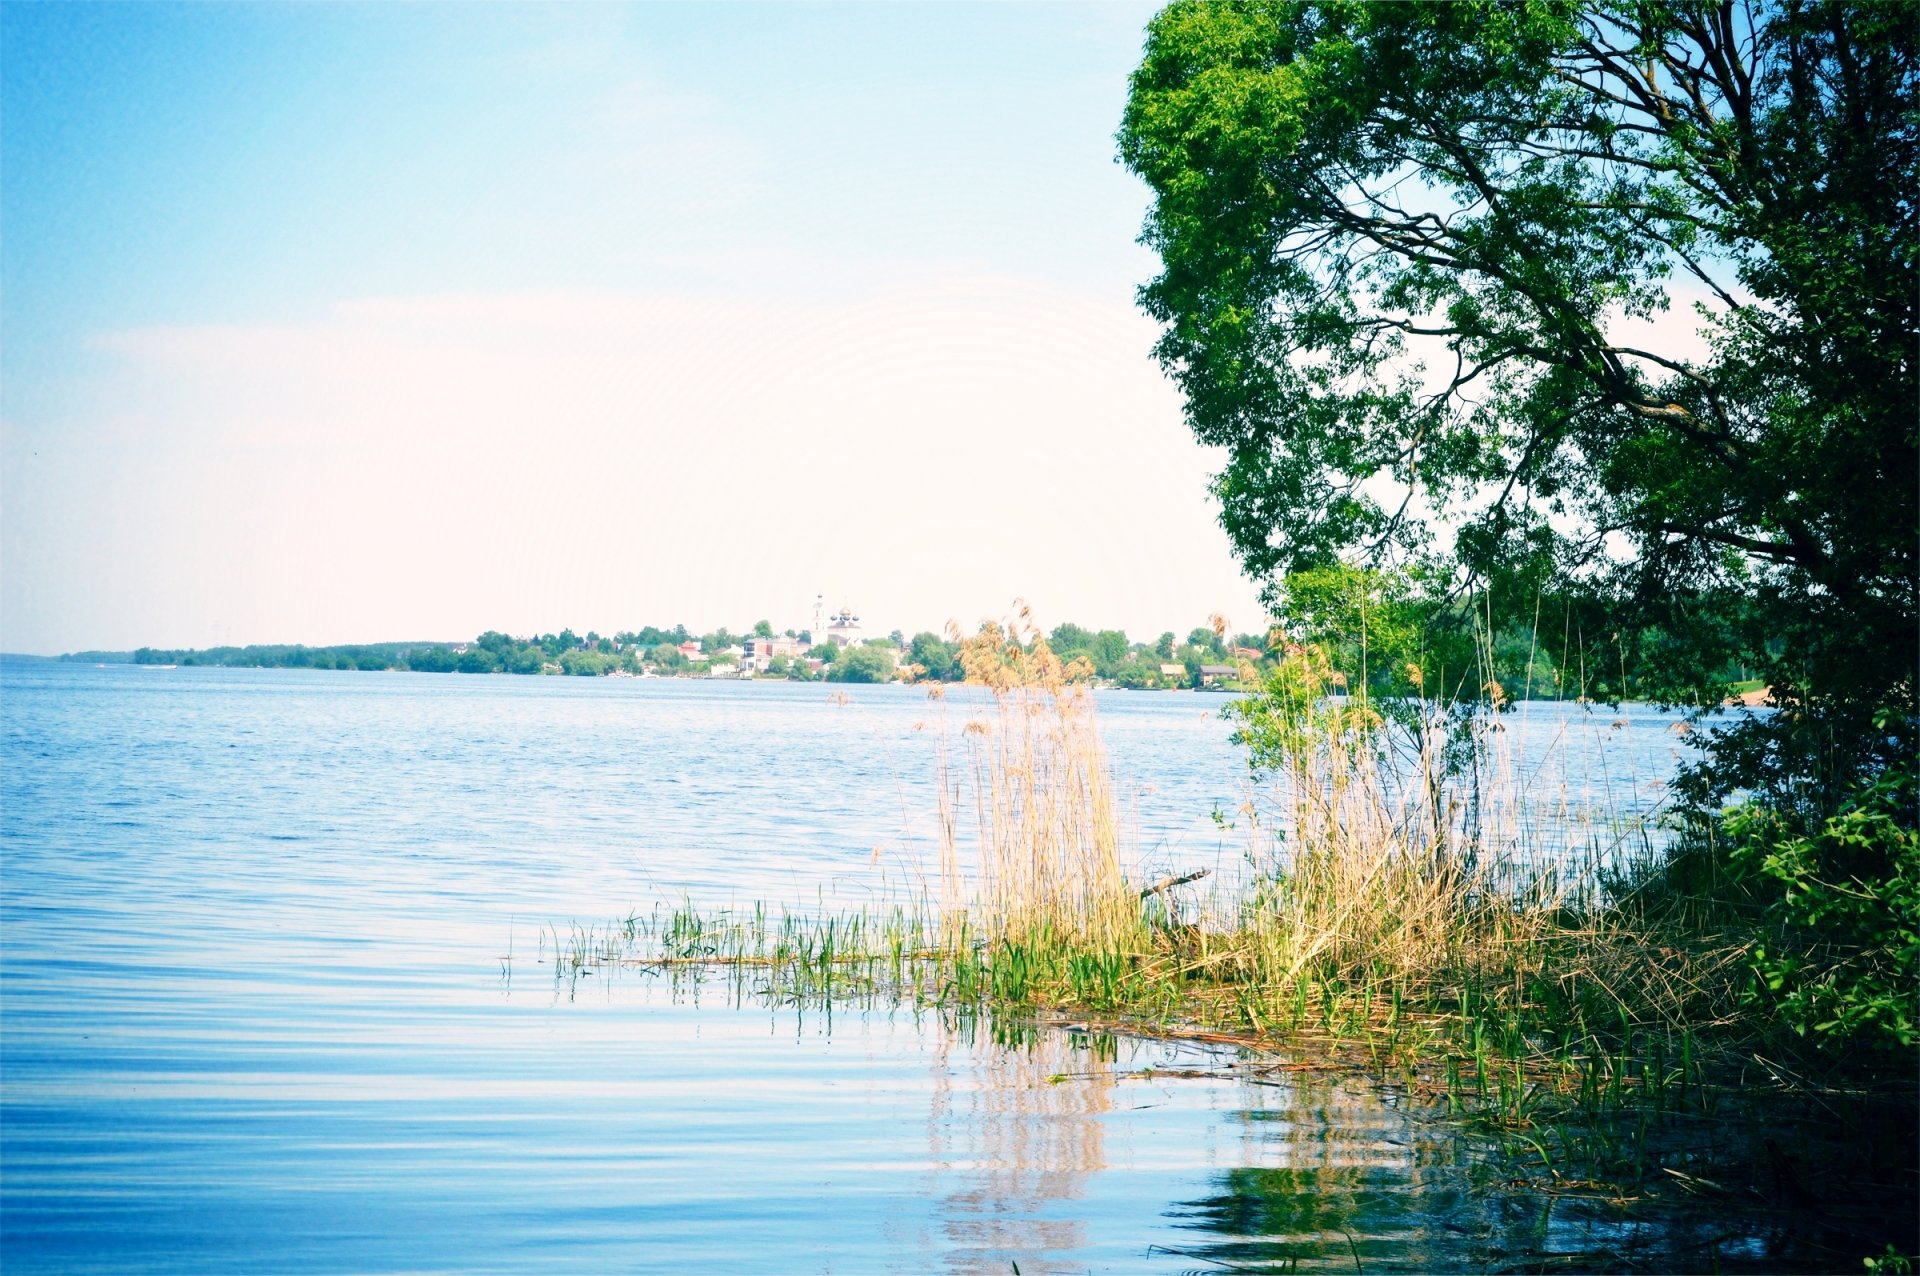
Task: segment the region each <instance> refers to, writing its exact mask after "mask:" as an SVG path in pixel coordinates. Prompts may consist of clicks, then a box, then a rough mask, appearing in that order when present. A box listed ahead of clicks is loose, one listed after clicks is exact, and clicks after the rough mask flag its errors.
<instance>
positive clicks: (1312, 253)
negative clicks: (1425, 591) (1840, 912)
mask: <svg viewBox="0 0 1920 1276" xmlns="http://www.w3.org/2000/svg"><path fill="white" fill-rule="evenodd" d="M1915 39H1916V37H1915V24H1914V22H1913V21H1912V14H1911V10H1910V9H1907V8H1905V7H1903V6H1901V5H1897V4H1878V3H1841V2H1838V0H1762V2H1761V3H1758V4H1755V5H1754V6H1752V7H1751V8H1739V9H1736V8H1735V7H1734V6H1732V5H1731V4H1727V5H1709V4H1703V3H1692V2H1682V3H1671V4H1669V3H1638V2H1633V3H1629V2H1627V0H1619V2H1615V0H1595V2H1594V3H1588V4H1585V5H1576V4H1573V3H1565V2H1548V0H1541V2H1537V3H1525V4H1492V3H1470V2H1469V3H1454V4H1442V5H1377V4H1346V3H1331V2H1329V3H1280V2H1278V0H1266V2H1264V3H1262V2H1251V0H1250V2H1249V3H1244V4H1232V5H1227V4H1208V3H1202V2H1200V0H1181V2H1179V3H1175V4H1173V5H1171V6H1169V7H1168V8H1167V9H1165V10H1163V11H1162V12H1161V13H1159V14H1158V15H1157V16H1156V17H1155V18H1154V19H1153V21H1152V24H1151V26H1150V28H1149V32H1148V37H1147V44H1146V49H1145V53H1144V57H1143V60H1142V62H1141V65H1140V66H1139V68H1138V69H1137V70H1136V71H1135V73H1134V76H1133V80H1132V86H1131V93H1130V96H1129V100H1128V104H1127V108H1126V113H1125V118H1124V121H1123V124H1122V128H1121V132H1120V139H1119V140H1120V151H1121V156H1122V158H1123V160H1124V161H1125V163H1126V164H1127V166H1128V167H1129V168H1131V169H1132V170H1133V171H1134V172H1135V173H1137V174H1139V175H1140V176H1141V177H1142V178H1144V179H1145V180H1146V181H1147V183H1148V184H1149V185H1150V186H1151V187H1152V188H1153V192H1154V197H1155V202H1154V205H1153V208H1152V210H1151V212H1150V213H1149V216H1148V220H1147V225H1146V230H1145V234H1144V240H1145V242H1146V243H1147V244H1149V245H1150V246H1151V247H1152V248H1154V249H1155V250H1156V251H1157V252H1158V253H1159V255H1160V258H1161V262H1162V266H1163V269H1162V272H1161V273H1160V275H1159V276H1158V277H1157V278H1155V279H1154V280H1153V281H1152V282H1151V283H1149V284H1148V285H1146V287H1144V288H1143V289H1142V291H1141V301H1142V304H1143V305H1144V307H1145V308H1146V309H1147V311H1148V312H1149V313H1150V314H1152V315H1153V317H1154V318H1156V319H1158V320H1159V321H1160V322H1161V323H1162V324H1163V325H1165V327H1164V333H1163V336H1162V338H1161V340H1160V342H1159V345H1158V346H1157V354H1158V356H1159V358H1160V360H1161V362H1162V364H1163V365H1164V366H1165V367H1166V369H1167V370H1168V371H1169V373H1170V374H1171V375H1172V376H1173V377H1174V378H1175V380H1176V381H1177V382H1178V384H1179V386H1180V388H1181V390H1182V392H1183V394H1184V396H1185V400H1186V415H1187V420H1188V423H1189V425H1190V426H1191V427H1192V429H1193V431H1194V433H1195V434H1196V435H1197V436H1198V437H1199V439H1200V440H1201V441H1202V442H1204V443H1207V444H1210V445H1213V446H1217V447H1220V448H1223V449H1225V451H1226V462H1225V468H1224V469H1223V471H1222V472H1221V473H1220V474H1219V475H1218V476H1217V477H1216V479H1215V485H1214V486H1215V492H1216V494H1217V496H1218V498H1219V499H1220V502H1221V507H1222V514H1221V518H1222V522H1223V524H1224V526H1225V527H1226V530H1227V532H1228V534H1229V537H1230V539H1231V540H1232V542H1233V545H1234V547H1235V550H1236V552H1237V554H1238V555H1239V557H1240V558H1241V560H1242V561H1243V563H1244V565H1245V566H1246V568H1247V569H1248V571H1249V572H1250V573H1251V574H1252V575H1254V576H1255V577H1256V578H1257V579H1259V580H1260V581H1262V582H1263V584H1264V586H1265V588H1266V590H1267V594H1268V600H1269V601H1270V602H1273V601H1277V600H1278V598H1279V596H1280V595H1281V594H1282V593H1283V592H1284V581H1285V578H1286V576H1287V574H1288V573H1289V572H1292V571H1296V570H1299V569H1303V568H1313V567H1320V568H1325V567H1329V566H1332V565H1333V564H1335V563H1336V562H1338V561H1342V560H1345V561H1349V562H1351V561H1354V560H1358V559H1365V560H1367V561H1369V562H1371V563H1374V564H1383V565H1402V566H1411V567H1415V568H1418V569H1419V570H1420V573H1421V574H1420V575H1419V577H1418V578H1419V579H1421V580H1423V581H1425V582H1427V584H1428V585H1429V586H1430V594H1431V598H1430V601H1431V603H1432V606H1433V608H1434V615H1435V616H1436V617H1441V618H1444V617H1448V616H1451V617H1455V618H1464V617H1467V616H1478V617H1480V618H1481V621H1482V622H1483V623H1484V624H1486V625H1488V626H1490V627H1491V629H1492V630H1493V631H1495V632H1499V631H1502V630H1504V629H1506V628H1508V627H1510V626H1511V625H1513V624H1515V623H1519V622H1520V621H1522V619H1523V618H1524V619H1531V616H1532V614H1533V613H1534V612H1535V610H1536V609H1537V608H1539V607H1541V606H1542V603H1543V601H1544V602H1547V603H1549V604H1550V605H1551V606H1552V607H1553V608H1554V613H1555V619H1556V621H1558V620H1560V619H1561V618H1562V616H1564V617H1565V623H1566V624H1567V626H1568V627H1569V628H1577V629H1578V630H1580V631H1581V632H1584V633H1586V634H1589V635H1592V634H1602V633H1604V634H1607V635H1609V637H1608V639H1607V641H1608V642H1609V643H1611V644H1613V645H1614V651H1613V653H1612V654H1613V655H1614V656H1617V657H1618V661H1619V663H1620V664H1622V665H1626V664H1632V665H1634V666H1635V667H1636V668H1637V670H1638V674H1639V677H1640V678H1641V680H1642V685H1643V687H1644V689H1645V691H1646V692H1647V693H1648V694H1650V695H1654V696H1658V697H1660V698H1663V699H1669V700H1682V699H1686V698H1689V697H1697V698H1698V699H1699V700H1700V702H1702V703H1708V704H1711V703H1716V702H1717V700H1718V698H1719V696H1720V695H1721V694H1723V692H1724V688H1725V684H1724V681H1723V680H1722V676H1723V674H1724V672H1725V671H1726V670H1727V669H1728V668H1729V667H1731V666H1733V665H1734V664H1736V663H1746V664H1748V665H1750V666H1752V667H1755V668H1757V669H1758V670H1760V671H1761V673H1762V674H1763V676H1765V677H1766V678H1767V679H1768V681H1769V682H1770V684H1771V685H1772V687H1773V689H1774V694H1775V696H1776V698H1777V699H1778V701H1779V702H1780V703H1782V704H1783V705H1784V706H1786V707H1787V708H1788V709H1789V712H1786V713H1782V714H1779V715H1776V716H1773V717H1771V718H1760V717H1755V718H1752V719H1749V720H1747V721H1746V722H1744V723H1741V724H1738V725H1736V726H1734V727H1732V728H1723V729H1721V730H1720V731H1717V732H1716V733H1715V737H1716V741H1715V748H1714V751H1713V755H1712V758H1711V760H1710V761H1709V763H1707V764H1706V765H1704V766H1703V767H1701V768H1699V769H1697V770H1695V771H1694V772H1693V773H1692V774H1691V775H1689V776H1688V777H1686V786H1687V791H1688V793H1689V794H1690V795H1691V797H1692V798H1693V799H1694V800H1695V801H1696V802H1699V803H1703V804H1705V803H1712V802H1717V801H1718V800H1721V799H1723V798H1724V797H1725V796H1727V795H1728V794H1730V793H1731V792H1733V791H1734V790H1736V789H1738V788H1741V787H1747V788H1755V789H1762V790H1765V792H1766V794H1767V800H1768V801H1770V802H1773V803H1775V804H1777V805H1779V806H1780V807H1781V808H1782V809H1788V808H1792V809H1796V810H1799V811H1800V812H1802V814H1803V815H1805V816H1806V817H1808V818H1812V817H1814V816H1815V815H1817V814H1818V813H1819V812H1822V811H1832V810H1834V809H1836V808H1837V806H1838V805H1839V804H1840V802H1841V801H1843V800H1844V795H1845V793H1846V792H1847V791H1848V790H1849V789H1850V788H1852V787H1854V786H1856V785H1857V784H1859V783H1860V782H1862V781H1863V780H1864V779H1866V778H1869V777H1871V776H1872V775H1874V774H1876V773H1878V772H1879V771H1880V770H1882V769H1884V767H1885V766H1886V765H1887V764H1888V763H1889V762H1890V761H1891V760H1893V759H1895V758H1898V757H1901V756H1906V755H1909V754H1911V752H1912V751H1913V748H1914V729H1913V724H1914V718H1915V687H1916V677H1915V652H1916V647H1917V646H1920V643H1917V642H1916V607H1915V600H1916V594H1920V566H1917V564H1916V541H1917V540H1920V513H1917V511H1916V499H1915V477H1916V474H1917V473H1920V442H1917V439H1916V413H1915V406H1916V388H1917V387H1916V377H1915V367H1914V354H1915V313H1914V307H1915V297H1916V235H1915V225H1914V217H1915V204H1914V197H1913V193H1914V192H1915V191H1916V190H1920V164H1917V163H1916V157H1917V155H1920V116H1917V115H1916V113H1915V111H1914V109H1913V103H1914V102H1915V101H1916V100H1920V93H1916V89H1920V84H1917V83H1916V78H1917V77H1916V53H1915ZM1678 287H1684V288H1685V289H1686V290H1687V294H1690V295H1692V296H1695V297H1697V298H1698V299H1699V300H1698V302H1697V304H1696V314H1695V316H1694V318H1695V319H1696V320H1697V323H1698V325H1699V327H1700V329H1701V332H1702V334H1703V340H1702V342H1701V343H1699V344H1700V345H1701V347H1702V348H1700V349H1698V350H1694V349H1690V348H1688V347H1687V346H1685V345H1683V344H1676V343H1673V342H1670V341H1663V340H1652V339H1641V338H1634V337H1632V336H1631V335H1630V334H1631V333H1632V331H1633V330H1634V325H1633V323H1631V322H1629V321H1641V322H1640V327H1641V328H1645V327H1646V326H1647V324H1646V322H1644V321H1650V320H1652V319H1654V318H1656V317H1657V316H1660V315H1662V314H1663V312H1666V311H1667V310H1668V308H1669V307H1670V305H1671V304H1672V303H1673V301H1674V300H1675V297H1676V288H1678ZM1683 295H1684V294H1683ZM1469 597H1471V598H1473V599H1474V600H1475V601H1474V603H1473V605H1472V606H1471V607H1468V606H1463V605H1461V603H1460V600H1462V599H1465V598H1469ZM1613 635H1617V637H1613ZM1614 663H1615V662H1614V660H1613V659H1607V660H1606V664H1607V665H1608V666H1609V667H1611V666H1612V665H1613V664H1614ZM1876 720H1877V722H1878V725H1876Z"/></svg>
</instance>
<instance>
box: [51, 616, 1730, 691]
mask: <svg viewBox="0 0 1920 1276" xmlns="http://www.w3.org/2000/svg"><path fill="white" fill-rule="evenodd" d="M1298 628H1299V626H1297V625H1296V626H1280V625H1275V626H1273V627H1271V628H1269V629H1268V630H1267V631H1265V632H1262V633H1239V634H1233V633H1230V632H1229V631H1228V629H1227V626H1226V625H1225V624H1224V623H1223V622H1222V620H1221V618H1219V617H1214V618H1213V622H1212V623H1211V624H1208V625H1199V626H1195V627H1194V628H1193V629H1191V630H1190V631H1188V633H1187V634H1186V635H1185V636H1184V637H1181V636H1180V635H1179V634H1177V633H1175V632H1174V631H1173V630H1167V631H1165V632H1163V633H1161V634H1160V635H1159V636H1158V637H1156V638H1155V639H1153V640H1151V641H1145V642H1136V641H1133V640H1132V639H1130V638H1129V637H1128V636H1127V634H1126V632H1125V631H1124V630H1121V629H1092V628H1088V627H1086V626H1083V625H1079V624H1075V623H1072V622H1066V623H1063V624H1060V625H1057V626H1055V627H1054V628H1053V630H1052V631H1051V632H1049V633H1047V634H1046V641H1047V643H1048V645H1049V646H1050V647H1051V648H1052V649H1053V651H1054V652H1055V653H1056V654H1057V655H1059V656H1060V657H1061V658H1062V660H1063V661H1066V662H1068V663H1070V664H1071V663H1073V662H1075V661H1076V660H1077V661H1079V662H1081V665H1082V667H1084V668H1086V669H1089V670H1091V674H1092V677H1093V678H1094V679H1096V680H1097V681H1099V682H1102V683H1106V684H1109V685H1112V686H1117V687H1124V688H1128V689H1132V690H1155V689H1167V688H1188V687H1199V686H1201V685H1203V684H1205V683H1207V682H1208V681H1211V682H1213V683H1215V684H1216V685H1218V684H1221V683H1225V684H1234V685H1237V684H1240V683H1242V682H1243V681H1251V679H1250V678H1249V677H1248V675H1253V676H1255V677H1257V676H1258V675H1259V673H1260V671H1261V670H1262V669H1263V668H1264V667H1265V666H1267V665H1268V664H1269V663H1270V662H1271V661H1272V660H1273V659H1274V658H1275V657H1276V656H1277V655H1278V654H1280V653H1282V652H1283V651H1284V650H1285V649H1286V646H1287V644H1288V642H1289V641H1291V640H1292V638H1293V637H1295V636H1298V635H1296V634H1294V633H1293V632H1292V631H1293V630H1295V629H1298ZM784 636H785V637H786V638H788V639H791V640H793V642H794V643H796V644H797V645H798V654H795V655H792V656H788V655H779V656H775V657H774V658H773V659H772V661H771V663H770V665H769V666H768V667H767V668H766V669H765V670H764V671H763V672H762V675H761V676H764V677H772V678H786V679H791V680H795V681H829V682H857V683H877V682H891V681H894V680H895V679H896V678H900V677H903V676H905V677H909V678H911V679H913V680H916V681H925V682H957V681H960V680H961V679H962V678H963V677H964V674H963V673H962V671H961V668H960V664H959V659H958V654H959V644H958V642H957V641H955V639H954V637H953V635H952V634H949V635H947V636H944V637H943V636H942V635H939V634H936V633H933V632H931V631H922V632H920V633H917V634H914V635H913V636H912V637H911V638H909V637H906V636H905V635H903V634H901V633H900V632H899V631H897V630H896V631H894V632H893V633H891V634H888V635H885V636H876V637H873V638H868V639H866V640H864V641H860V642H856V643H852V644H842V643H840V642H837V641H834V640H832V639H827V640H824V641H821V642H819V643H815V642H814V641H813V636H812V634H811V633H809V632H808V631H806V630H787V631H786V633H785V635H784ZM1316 636H1317V635H1316ZM774 637H776V635H775V632H774V630H773V627H772V625H771V624H769V623H768V622H767V621H764V620H763V621H759V622H758V623H756V624H754V625H752V626H750V627H749V628H747V629H745V630H743V631H742V632H740V633H735V632H733V631H731V630H729V629H727V628H725V627H722V628H719V629H715V630H712V631H709V632H707V633H703V634H697V635H696V634H694V633H693V632H692V631H691V630H689V629H688V628H687V627H686V626H685V625H674V626H671V627H667V628H662V627H658V626H653V625H648V626H645V627H643V628H640V629H637V630H622V631H620V632H618V633H614V634H611V635H602V634H600V633H598V632H595V631H592V630H589V631H588V632H587V633H586V634H584V635H582V634H577V633H575V632H574V631H573V630H572V629H563V630H561V631H560V632H558V633H548V634H542V635H539V636H533V637H525V638H521V637H513V636H510V635H508V634H506V633H503V632H501V631H499V630H488V631H487V632H486V633H483V634H481V635H479V637H477V638H475V639H474V640H473V641H471V642H464V643H451V642H435V641H416V642H374V643H346V644H340V645H335V646H319V647H310V646H306V645H304V644H298V643H292V644H252V645H248V646H225V647H207V648H160V647H141V648H139V649H138V650H136V651H132V652H124V651H122V652H107V651H83V652H74V653H71V654H68V655H65V656H62V657H61V659H62V660H66V661H73V662H85V663H133V664H141V665H184V666H215V667H224V668H247V669H334V670H372V671H381V670H393V671H402V672H409V671H410V672H414V673H469V674H482V673H507V674H560V675H572V676H577V677H604V676H607V675H611V674H629V675H639V674H642V673H653V674H657V675H659V676H663V677H671V676H674V675H681V674H689V673H699V672H703V671H708V670H711V669H713V668H714V667H716V666H718V667H721V668H724V667H725V666H727V665H729V664H735V665H736V666H737V663H738V655H737V654H736V653H737V652H738V650H739V646H740V644H742V643H743V642H744V641H745V640H747V639H749V638H774ZM1562 639H1564V640H1562ZM688 643H693V644H696V645H697V646H698V648H699V654H698V655H690V654H688V653H686V652H685V651H683V650H682V648H683V647H684V646H685V645H686V644H688ZM1590 646H1591V644H1587V643H1583V642H1581V641H1580V639H1579V637H1578V636H1577V635H1573V634H1569V635H1565V636H1558V635H1543V634H1542V633H1540V632H1539V631H1538V630H1537V629H1528V630H1521V629H1517V628H1516V629H1514V630H1513V631H1511V632H1501V633H1497V634H1493V635H1491V636H1489V637H1487V638H1485V639H1484V640H1483V642H1482V645H1481V650H1480V651H1479V653H1478V655H1477V657H1476V660H1477V668H1475V669H1474V670H1472V671H1471V672H1472V674H1473V677H1472V679H1471V681H1472V682H1473V683H1474V686H1475V688H1480V687H1482V685H1483V684H1491V685H1495V686H1499V687H1501V688H1502V689H1503V690H1502V695H1503V697H1504V698H1506V699H1522V700H1524V699H1534V700H1555V699H1573V698H1576V697H1581V696H1587V697H1592V698H1595V699H1603V700H1604V699H1618V698H1626V699H1631V698H1636V697H1638V696H1640V695H1641V694H1643V688H1642V685H1641V684H1642V680H1641V679H1640V677H1639V676H1638V674H1637V670H1636V668H1635V666H1636V665H1637V663H1638V662H1637V661H1634V662H1633V663H1632V664H1629V663H1627V662H1626V661H1625V660H1624V659H1623V653H1622V652H1620V651H1619V650H1617V649H1610V650H1607V651H1606V652H1605V653H1604V654H1602V653H1601V652H1600V651H1599V650H1598V649H1591V650H1590V649H1589V647H1590ZM1347 654H1350V655H1352V656H1353V657H1354V659H1353V660H1352V661H1343V662H1342V663H1343V664H1348V663H1350V664H1352V665H1353V666H1354V673H1355V674H1356V675H1357V676H1362V677H1367V676H1369V675H1368V674H1367V673H1366V672H1365V661H1364V659H1363V657H1362V653H1360V652H1358V651H1355V652H1353V653H1347ZM1223 669H1231V670H1232V673H1231V674H1222V673H1221V672H1220V671H1221V670H1223ZM1208 671H1211V672H1208ZM1462 672H1467V671H1465V670H1463V671H1462ZM1749 672H1750V671H1748V670H1746V669H1742V668H1735V667H1729V668H1728V669H1727V670H1725V671H1724V673H1725V677H1726V680H1727V681H1728V682H1730V683H1738V682H1739V680H1740V679H1742V678H1745V677H1747V675H1748V673H1749ZM1388 675H1389V670H1388V668H1387V667H1386V665H1385V664H1384V662H1379V663H1377V664H1376V667H1375V669H1374V671H1373V673H1372V675H1371V680H1372V681H1378V680H1380V679H1382V678H1387V677H1388ZM1489 675H1490V676H1489ZM1380 689H1381V690H1383V691H1384V690H1385V688H1384V687H1383V688H1380Z"/></svg>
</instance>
